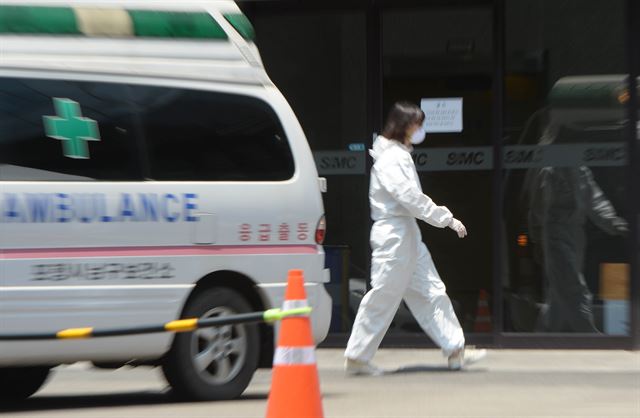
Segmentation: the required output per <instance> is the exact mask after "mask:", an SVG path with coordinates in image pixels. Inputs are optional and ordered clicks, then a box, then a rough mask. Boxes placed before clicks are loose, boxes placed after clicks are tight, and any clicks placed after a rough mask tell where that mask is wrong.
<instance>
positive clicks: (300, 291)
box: [267, 270, 323, 418]
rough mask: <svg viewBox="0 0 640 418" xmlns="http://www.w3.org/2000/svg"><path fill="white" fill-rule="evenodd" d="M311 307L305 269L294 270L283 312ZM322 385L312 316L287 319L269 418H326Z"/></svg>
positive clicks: (276, 360) (276, 361)
mask: <svg viewBox="0 0 640 418" xmlns="http://www.w3.org/2000/svg"><path fill="white" fill-rule="evenodd" d="M306 306H307V295H306V293H305V291H304V278H303V273H302V270H290V271H289V277H288V281H287V290H286V293H285V296H284V305H283V310H286V309H292V308H301V307H306ZM322 416H323V413H322V402H321V400H320V382H319V380H318V368H317V367H316V356H315V347H314V344H313V337H312V336H311V322H310V320H309V317H308V316H297V317H295V316H294V317H286V318H284V319H283V320H282V324H281V326H280V336H279V338H278V347H277V348H276V353H275V356H274V358H273V378H272V381H271V393H270V394H269V403H268V405H267V418H322Z"/></svg>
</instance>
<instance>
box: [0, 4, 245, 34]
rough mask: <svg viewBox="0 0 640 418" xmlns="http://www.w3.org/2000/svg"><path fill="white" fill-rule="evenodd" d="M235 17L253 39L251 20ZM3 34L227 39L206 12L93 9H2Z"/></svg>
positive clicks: (239, 28)
mask: <svg viewBox="0 0 640 418" xmlns="http://www.w3.org/2000/svg"><path fill="white" fill-rule="evenodd" d="M233 16H234V17H233V18H232V20H233V21H234V22H236V23H235V24H234V23H233V22H231V20H230V23H231V24H232V25H233V26H234V27H235V28H236V30H237V31H238V32H239V33H240V34H241V35H242V36H244V37H247V36H253V35H252V31H253V28H252V27H251V25H250V23H249V22H248V20H246V22H244V21H243V19H240V18H238V17H237V15H233ZM242 16H243V15H242ZM227 19H229V18H228V17H227ZM245 19H246V17H245ZM1 33H11V34H19V35H52V34H56V35H85V36H98V37H99V36H103V37H143V38H145V37H149V38H185V39H227V34H226V33H225V32H224V30H223V29H222V27H220V25H219V24H218V22H216V21H215V19H214V18H213V17H212V16H211V15H209V14H208V13H206V12H177V11H176V12H174V11H156V10H124V9H117V8H91V7H78V8H70V7H36V6H0V34H1Z"/></svg>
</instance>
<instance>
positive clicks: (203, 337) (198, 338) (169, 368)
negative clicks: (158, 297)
mask: <svg viewBox="0 0 640 418" xmlns="http://www.w3.org/2000/svg"><path fill="white" fill-rule="evenodd" d="M246 312H251V306H250V305H249V303H248V302H247V301H246V299H245V298H244V297H242V295H240V294H239V293H237V292H235V291H233V290H231V289H227V288H220V287H219V288H211V289H207V290H205V291H203V292H201V293H199V294H197V295H196V296H195V297H194V298H193V299H192V300H191V301H190V302H189V303H188V305H187V307H186V308H185V311H184V313H183V315H182V317H183V318H216V317H223V316H228V315H237V314H240V313H246ZM259 353H260V339H259V333H258V327H257V325H256V324H234V325H228V326H221V327H215V328H202V329H198V330H196V331H193V332H189V333H178V334H176V335H175V338H174V341H173V345H172V347H171V350H170V351H169V353H168V354H167V356H166V358H165V361H164V364H163V372H164V374H165V376H166V378H167V381H168V382H169V384H170V385H171V387H172V389H173V390H174V392H175V393H176V394H177V395H178V396H179V397H181V398H186V399H191V400H224V399H234V398H237V397H238V396H240V395H241V394H242V392H244V390H245V389H246V388H247V386H249V382H250V381H251V378H252V377H253V374H254V372H255V370H256V369H257V366H258V359H259Z"/></svg>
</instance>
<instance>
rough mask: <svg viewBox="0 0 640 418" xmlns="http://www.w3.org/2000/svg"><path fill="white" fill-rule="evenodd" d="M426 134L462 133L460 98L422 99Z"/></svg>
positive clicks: (421, 105) (421, 104)
mask: <svg viewBox="0 0 640 418" xmlns="http://www.w3.org/2000/svg"><path fill="white" fill-rule="evenodd" d="M420 107H421V108H422V111H423V112H424V115H425V120H424V123H425V129H426V131H427V133H441V132H462V97H453V98H442V99H422V100H421V101H420Z"/></svg>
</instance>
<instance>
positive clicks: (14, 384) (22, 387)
mask: <svg viewBox="0 0 640 418" xmlns="http://www.w3.org/2000/svg"><path fill="white" fill-rule="evenodd" d="M49 371H50V368H49V367H7V368H0V403H9V402H17V401H22V400H25V399H27V398H28V397H29V396H31V395H33V394H34V393H36V392H37V391H38V389H40V388H41V387H42V385H43V384H44V382H45V381H46V380H47V377H48V376H49Z"/></svg>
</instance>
